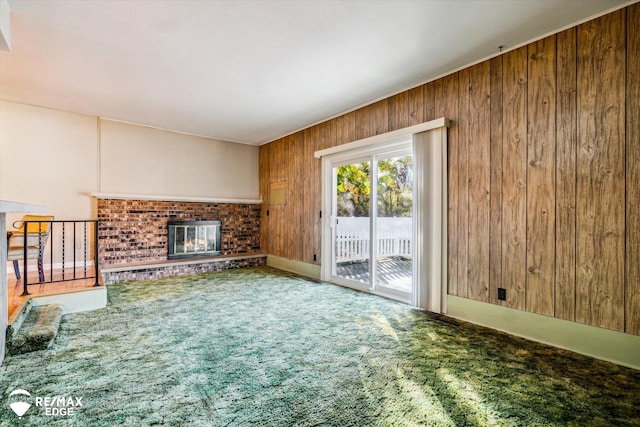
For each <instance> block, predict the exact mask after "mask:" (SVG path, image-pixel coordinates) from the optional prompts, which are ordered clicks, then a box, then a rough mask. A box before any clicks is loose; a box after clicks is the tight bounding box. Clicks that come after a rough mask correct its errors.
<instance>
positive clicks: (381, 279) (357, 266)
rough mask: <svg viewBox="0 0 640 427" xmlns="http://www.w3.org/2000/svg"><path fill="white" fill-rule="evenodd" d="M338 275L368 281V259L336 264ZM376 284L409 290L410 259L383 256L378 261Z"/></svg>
mask: <svg viewBox="0 0 640 427" xmlns="http://www.w3.org/2000/svg"><path fill="white" fill-rule="evenodd" d="M337 273H338V276H341V277H344V278H347V279H351V280H357V281H359V282H364V283H367V282H369V261H368V260H366V261H358V262H348V263H341V264H338V268H337ZM377 275H378V284H379V285H382V286H385V287H388V288H392V289H397V290H401V291H405V292H411V277H412V261H411V260H410V259H404V258H385V259H382V260H381V261H379V262H378V271H377Z"/></svg>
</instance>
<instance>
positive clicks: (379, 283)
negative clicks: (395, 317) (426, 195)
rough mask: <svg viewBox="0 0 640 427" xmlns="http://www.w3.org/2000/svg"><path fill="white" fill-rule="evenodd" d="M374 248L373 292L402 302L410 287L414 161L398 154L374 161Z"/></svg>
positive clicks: (407, 295)
mask: <svg viewBox="0 0 640 427" xmlns="http://www.w3.org/2000/svg"><path fill="white" fill-rule="evenodd" d="M375 162H376V166H377V167H376V169H377V170H376V177H375V178H376V179H375V181H376V186H375V187H376V209H375V215H374V216H373V218H372V220H373V223H374V226H375V233H374V234H375V236H376V244H375V247H374V248H373V249H374V253H375V259H376V262H375V268H376V271H375V277H376V281H375V283H373V288H374V289H375V290H378V291H380V292H383V293H386V294H389V295H390V296H395V297H397V298H398V299H401V300H407V301H409V300H410V299H411V288H412V285H413V257H412V251H413V157H412V156H411V152H397V153H393V154H391V155H385V156H381V157H377V158H376V159H375Z"/></svg>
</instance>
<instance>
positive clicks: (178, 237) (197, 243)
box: [167, 221, 222, 259]
mask: <svg viewBox="0 0 640 427" xmlns="http://www.w3.org/2000/svg"><path fill="white" fill-rule="evenodd" d="M221 227H222V222H221V221H179V222H178V221H176V222H169V251H168V256H167V257H168V258H169V259H176V258H190V257H199V256H213V255H220V234H221V233H220V229H221Z"/></svg>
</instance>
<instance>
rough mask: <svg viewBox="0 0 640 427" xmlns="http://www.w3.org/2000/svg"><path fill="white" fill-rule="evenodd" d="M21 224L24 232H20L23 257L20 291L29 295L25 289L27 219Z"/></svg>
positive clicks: (26, 280) (27, 281)
mask: <svg viewBox="0 0 640 427" xmlns="http://www.w3.org/2000/svg"><path fill="white" fill-rule="evenodd" d="M22 226H23V227H24V232H23V234H22V246H23V248H22V250H23V255H24V259H23V263H22V287H23V291H22V295H29V291H28V290H27V285H28V284H29V279H27V276H28V274H27V272H28V270H27V249H28V245H27V228H28V227H29V221H25V222H23V223H22Z"/></svg>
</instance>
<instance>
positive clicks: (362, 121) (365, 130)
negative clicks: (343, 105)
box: [354, 105, 373, 141]
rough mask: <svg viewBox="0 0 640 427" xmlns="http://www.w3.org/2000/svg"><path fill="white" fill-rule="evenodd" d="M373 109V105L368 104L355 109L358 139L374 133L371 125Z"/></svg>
mask: <svg viewBox="0 0 640 427" xmlns="http://www.w3.org/2000/svg"><path fill="white" fill-rule="evenodd" d="M372 109H373V107H372V106H371V105H367V106H366V107H362V108H358V109H357V110H356V111H354V113H355V117H356V122H355V124H356V138H355V140H356V141H357V140H358V139H364V138H368V137H370V136H371V135H373V131H372V129H371V126H370V123H371V116H372Z"/></svg>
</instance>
